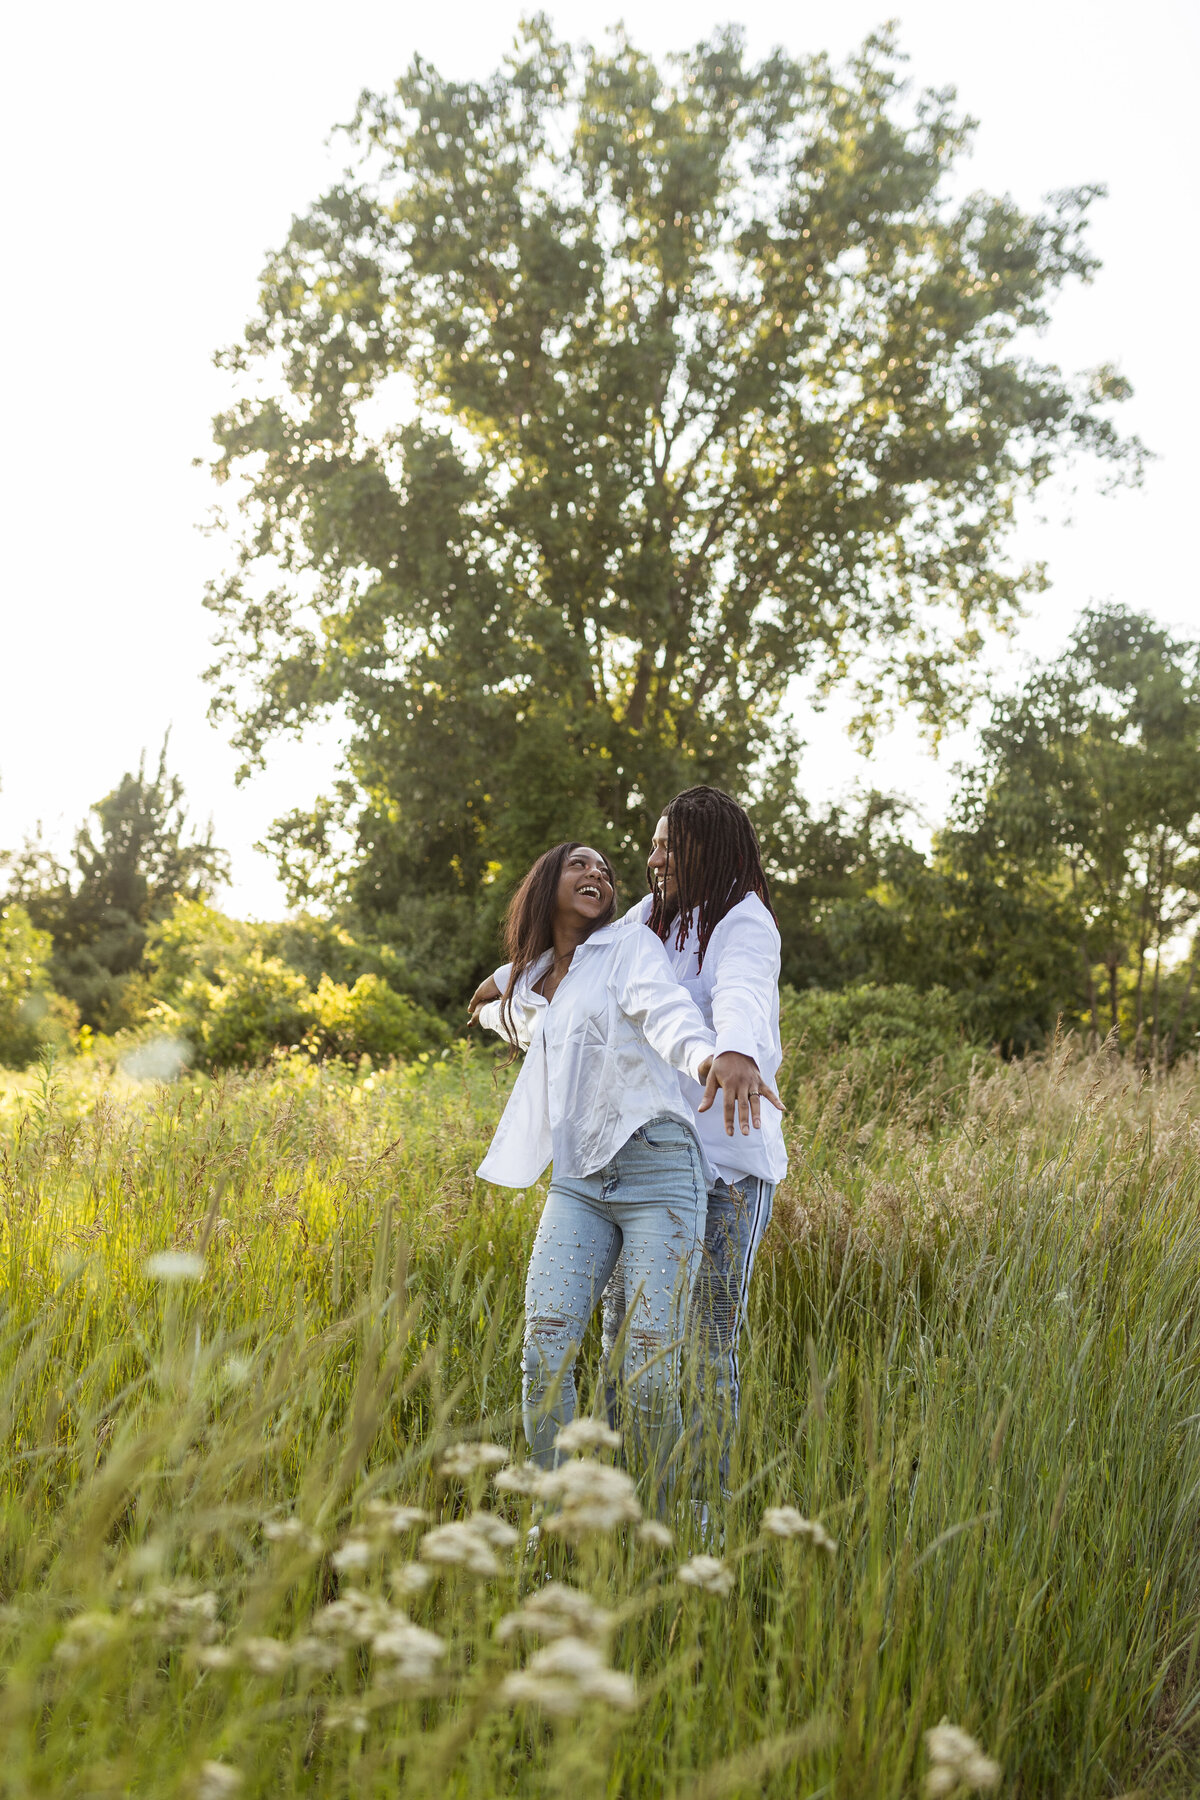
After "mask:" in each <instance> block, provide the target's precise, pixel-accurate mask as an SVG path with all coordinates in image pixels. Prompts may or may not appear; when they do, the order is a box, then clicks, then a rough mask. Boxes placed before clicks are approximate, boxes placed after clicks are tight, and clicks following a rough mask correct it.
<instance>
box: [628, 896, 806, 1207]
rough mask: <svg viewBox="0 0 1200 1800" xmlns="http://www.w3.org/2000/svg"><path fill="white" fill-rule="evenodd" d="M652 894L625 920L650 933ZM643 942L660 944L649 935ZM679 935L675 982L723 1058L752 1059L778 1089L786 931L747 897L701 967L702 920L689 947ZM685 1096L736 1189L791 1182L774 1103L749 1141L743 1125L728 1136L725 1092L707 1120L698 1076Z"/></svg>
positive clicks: (720, 1170)
mask: <svg viewBox="0 0 1200 1800" xmlns="http://www.w3.org/2000/svg"><path fill="white" fill-rule="evenodd" d="M651 905H652V899H651V896H650V895H649V894H647V895H646V897H645V898H644V899H643V900H640V901H639V902H638V904H637V905H636V906H634V907H631V908H630V910H629V911H628V912H627V913H626V914H625V922H628V923H629V924H631V925H632V924H634V923H635V922H636V923H637V924H639V925H641V926H643V927H644V926H645V924H646V921H647V919H649V917H650V908H651ZM640 935H644V936H646V937H651V936H653V933H652V932H649V931H645V932H643V933H642V934H640ZM675 936H676V928H675V926H672V927H671V929H670V931H669V932H668V933H667V942H666V951H667V956H668V957H669V958H670V962H671V967H672V969H673V970H674V972H675V979H676V980H677V981H678V982H679V985H680V986H681V987H682V988H683V989H684V991H685V993H687V994H690V995H691V998H692V999H693V1000H694V1001H695V1003H696V1005H697V1006H698V1007H699V1009H700V1012H701V1013H702V1015H703V1017H704V1023H705V1024H706V1025H708V1026H709V1027H711V1029H712V1030H713V1031H714V1032H715V1034H716V1041H717V1049H716V1054H717V1055H718V1056H721V1055H723V1054H724V1052H725V1051H726V1050H736V1051H739V1052H740V1054H741V1055H742V1056H752V1057H753V1058H754V1060H755V1062H756V1063H757V1064H758V1069H759V1073H760V1074H761V1076H762V1077H763V1079H764V1081H765V1082H766V1083H767V1086H768V1087H772V1088H773V1087H775V1086H777V1081H776V1077H777V1076H778V1074H779V1065H780V1064H781V1063H782V1061H783V1044H782V1041H781V1039H780V1036H779V929H778V927H777V926H776V924H775V921H774V919H773V918H772V917H771V915H770V913H769V912H768V911H767V909H766V907H765V906H764V905H763V903H762V901H761V900H760V899H759V897H758V895H757V894H747V895H746V897H745V899H744V900H739V901H738V903H737V905H736V906H731V907H730V909H729V911H728V912H727V913H726V914H725V917H724V918H723V919H722V920H721V922H720V924H719V925H718V926H716V927H715V929H714V931H713V934H712V936H711V937H710V938H709V940H708V949H707V950H706V952H705V955H704V965H703V967H700V966H699V959H700V935H699V932H698V930H697V927H696V922H695V919H694V918H693V921H692V929H691V930H690V931H689V932H688V934H687V937H686V938H685V939H684V942H683V948H682V949H680V948H678V947H677V945H676V942H675ZM679 1087H680V1092H681V1095H682V1097H683V1100H684V1103H685V1104H686V1105H687V1107H688V1108H689V1110H690V1112H691V1115H692V1123H693V1125H694V1126H695V1128H696V1135H697V1136H698V1137H699V1139H700V1148H701V1149H702V1150H703V1152H704V1154H705V1157H706V1158H707V1160H708V1162H709V1163H710V1164H711V1165H712V1167H713V1168H714V1169H715V1170H716V1172H717V1174H718V1175H721V1176H723V1177H724V1179H725V1180H726V1181H728V1182H730V1183H731V1184H736V1183H737V1182H739V1181H741V1180H743V1179H744V1178H745V1177H746V1176H747V1175H757V1176H759V1177H760V1178H761V1179H762V1180H764V1181H772V1182H780V1181H782V1180H783V1178H784V1176H785V1175H786V1174H787V1166H788V1162H787V1151H786V1150H785V1148H784V1144H783V1119H782V1117H781V1115H780V1114H779V1113H778V1112H776V1110H775V1108H774V1107H773V1106H772V1105H771V1103H770V1102H769V1101H767V1100H764V1101H762V1102H761V1112H760V1116H761V1118H762V1129H761V1131H755V1129H754V1127H753V1125H751V1127H750V1134H749V1136H748V1137H743V1135H742V1128H741V1125H740V1123H737V1122H736V1121H735V1123H734V1128H733V1136H732V1137H730V1136H729V1134H728V1132H727V1131H726V1130H725V1103H724V1098H723V1096H722V1095H721V1093H720V1091H718V1093H717V1097H716V1099H715V1100H714V1101H713V1103H712V1105H711V1106H710V1108H709V1109H708V1111H707V1112H703V1113H702V1112H697V1111H696V1108H697V1107H698V1106H699V1104H700V1102H701V1100H702V1099H703V1098H704V1088H703V1086H702V1085H701V1084H700V1082H698V1081H695V1080H693V1079H692V1077H691V1076H690V1075H680V1077H679Z"/></svg>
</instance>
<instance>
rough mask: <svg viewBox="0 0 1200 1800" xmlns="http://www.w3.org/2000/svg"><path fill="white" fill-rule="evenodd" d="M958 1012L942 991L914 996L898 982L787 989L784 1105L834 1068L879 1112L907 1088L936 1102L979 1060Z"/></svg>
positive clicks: (783, 999)
mask: <svg viewBox="0 0 1200 1800" xmlns="http://www.w3.org/2000/svg"><path fill="white" fill-rule="evenodd" d="M964 1012H965V1009H964V1006H963V1002H962V999H961V998H960V996H958V995H957V994H951V993H948V992H947V990H946V989H945V988H941V987H933V988H929V989H927V990H926V991H925V992H918V990H917V989H916V988H913V987H909V986H907V985H906V984H905V983H903V982H895V983H892V984H891V985H889V986H886V987H884V986H877V985H875V984H874V983H870V982H866V983H861V984H856V985H853V986H850V987H845V988H842V989H840V990H838V991H836V992H833V993H829V992H822V991H821V990H820V989H816V988H806V989H804V990H803V991H801V992H799V993H797V992H796V991H795V990H794V989H792V988H786V987H785V988H784V989H782V991H781V994H780V1008H779V1024H780V1031H781V1033H782V1036H783V1042H784V1066H783V1072H782V1077H781V1080H782V1084H783V1085H782V1087H781V1089H780V1093H781V1096H782V1097H783V1098H784V1099H785V1100H787V1101H788V1102H789V1103H790V1102H791V1100H792V1099H793V1097H794V1095H795V1093H796V1092H797V1091H798V1088H799V1086H800V1085H801V1084H803V1083H804V1082H805V1081H806V1080H807V1079H809V1078H810V1077H812V1076H820V1075H821V1074H822V1073H823V1072H825V1071H830V1070H837V1071H838V1072H839V1075H840V1077H841V1078H842V1079H844V1080H845V1081H848V1082H857V1083H859V1084H861V1085H862V1086H863V1087H865V1088H866V1089H867V1090H869V1091H871V1092H872V1093H873V1094H874V1096H875V1104H876V1106H877V1107H886V1106H887V1105H888V1104H889V1103H890V1102H891V1100H892V1099H893V1098H894V1097H895V1096H896V1095H897V1094H899V1093H902V1092H908V1091H913V1090H917V1091H921V1092H922V1093H924V1094H925V1096H926V1100H927V1101H928V1102H929V1103H934V1104H935V1103H936V1101H937V1098H938V1097H939V1096H940V1095H942V1094H944V1092H945V1091H946V1090H947V1089H948V1088H952V1087H954V1086H955V1085H956V1084H960V1083H963V1082H965V1081H966V1080H967V1078H968V1076H969V1074H970V1072H971V1069H972V1068H973V1067H974V1066H975V1064H976V1063H977V1062H980V1061H981V1060H982V1059H981V1057H980V1050H979V1047H978V1046H977V1045H976V1044H974V1043H972V1041H971V1037H970V1034H969V1032H968V1031H967V1029H966V1026H965V1024H964Z"/></svg>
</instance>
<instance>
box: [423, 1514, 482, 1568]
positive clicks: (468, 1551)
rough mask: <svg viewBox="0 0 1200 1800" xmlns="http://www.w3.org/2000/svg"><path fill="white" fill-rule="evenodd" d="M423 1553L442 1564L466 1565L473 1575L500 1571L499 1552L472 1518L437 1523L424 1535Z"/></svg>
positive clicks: (456, 1566)
mask: <svg viewBox="0 0 1200 1800" xmlns="http://www.w3.org/2000/svg"><path fill="white" fill-rule="evenodd" d="M421 1557H422V1560H423V1561H425V1562H427V1563H435V1564H437V1565H438V1566H439V1567H441V1568H449V1569H466V1571H467V1572H468V1574H470V1575H498V1574H499V1572H500V1565H499V1563H498V1562H497V1561H496V1553H495V1551H494V1550H493V1549H492V1546H491V1545H490V1544H489V1543H488V1541H487V1538H486V1537H485V1536H484V1535H483V1533H482V1532H480V1531H477V1530H476V1529H475V1526H474V1524H473V1523H472V1521H471V1520H470V1519H455V1520H454V1521H453V1522H452V1523H451V1524H449V1525H435V1526H434V1528H433V1530H432V1531H427V1532H426V1533H425V1536H424V1537H423V1538H422V1539H421Z"/></svg>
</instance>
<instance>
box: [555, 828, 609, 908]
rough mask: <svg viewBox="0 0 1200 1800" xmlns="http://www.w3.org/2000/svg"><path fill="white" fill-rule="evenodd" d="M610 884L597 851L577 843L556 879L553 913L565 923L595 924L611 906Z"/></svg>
mask: <svg viewBox="0 0 1200 1800" xmlns="http://www.w3.org/2000/svg"><path fill="white" fill-rule="evenodd" d="M612 898H613V884H612V877H611V875H610V874H609V872H608V865H607V864H606V862H605V860H604V858H603V857H602V856H601V855H600V852H599V851H598V850H589V849H588V847H587V846H586V844H581V845H580V846H579V848H578V849H577V850H572V852H571V854H570V855H569V856H568V857H567V860H566V862H565V863H564V864H563V866H562V874H561V875H560V876H559V878H558V894H557V896H556V899H555V912H556V914H557V915H558V917H559V918H560V919H561V920H563V921H564V923H567V924H578V923H580V922H585V923H587V924H589V925H595V924H596V923H597V922H598V921H599V920H600V919H602V918H604V916H605V914H606V913H607V912H608V909H609V907H610V906H611V905H612Z"/></svg>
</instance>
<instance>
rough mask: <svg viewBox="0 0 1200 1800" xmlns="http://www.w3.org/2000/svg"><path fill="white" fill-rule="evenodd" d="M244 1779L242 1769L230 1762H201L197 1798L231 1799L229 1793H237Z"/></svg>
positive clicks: (202, 1799)
mask: <svg viewBox="0 0 1200 1800" xmlns="http://www.w3.org/2000/svg"><path fill="white" fill-rule="evenodd" d="M242 1781H243V1776H242V1772H241V1770H240V1769H235V1768H234V1767H233V1766H232V1764H230V1763H224V1762H206V1763H201V1764H200V1779H199V1781H198V1782H197V1783H196V1800H229V1795H230V1794H236V1793H237V1792H238V1790H239V1789H240V1788H241V1785H242Z"/></svg>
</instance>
